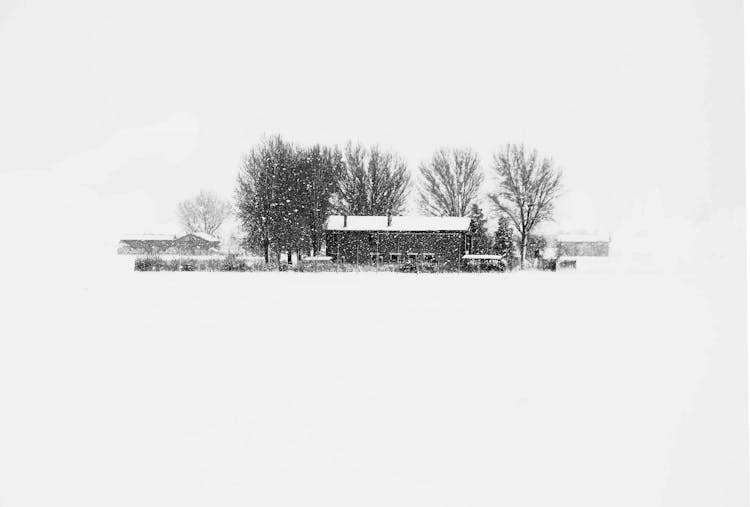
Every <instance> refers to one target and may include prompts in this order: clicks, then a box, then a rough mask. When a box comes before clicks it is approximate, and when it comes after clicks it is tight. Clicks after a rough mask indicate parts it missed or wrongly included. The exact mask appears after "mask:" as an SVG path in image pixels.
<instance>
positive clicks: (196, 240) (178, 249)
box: [169, 232, 219, 255]
mask: <svg viewBox="0 0 750 507" xmlns="http://www.w3.org/2000/svg"><path fill="white" fill-rule="evenodd" d="M218 249H219V240H218V239H216V238H214V237H213V236H211V235H210V234H206V233H203V232H191V233H188V234H185V235H184V236H180V237H179V238H177V239H175V240H174V241H173V242H172V245H171V246H170V248H169V250H170V253H177V254H191V255H201V254H203V255H205V254H208V253H213V252H216V251H218Z"/></svg>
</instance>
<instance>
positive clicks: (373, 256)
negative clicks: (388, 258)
mask: <svg viewBox="0 0 750 507" xmlns="http://www.w3.org/2000/svg"><path fill="white" fill-rule="evenodd" d="M370 262H372V263H374V264H377V263H379V262H383V254H380V253H378V252H370Z"/></svg>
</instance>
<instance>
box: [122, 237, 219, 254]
mask: <svg viewBox="0 0 750 507" xmlns="http://www.w3.org/2000/svg"><path fill="white" fill-rule="evenodd" d="M218 248H219V240H218V239H216V238H214V237H212V236H209V235H208V234H202V233H188V234H185V235H183V236H180V237H177V236H174V235H159V234H142V235H138V236H130V237H127V238H124V239H122V240H120V245H119V246H118V249H117V252H118V253H120V254H141V255H144V254H153V255H157V254H185V255H193V254H208V253H211V252H212V251H216V250H217V249H218Z"/></svg>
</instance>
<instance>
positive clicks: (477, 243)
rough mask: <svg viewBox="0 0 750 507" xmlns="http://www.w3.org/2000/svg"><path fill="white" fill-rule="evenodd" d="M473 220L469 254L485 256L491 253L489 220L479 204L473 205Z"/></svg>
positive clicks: (470, 224) (471, 216) (471, 221)
mask: <svg viewBox="0 0 750 507" xmlns="http://www.w3.org/2000/svg"><path fill="white" fill-rule="evenodd" d="M469 217H470V218H471V220H470V222H469V241H470V246H469V252H470V253H473V254H484V253H487V252H488V251H489V246H490V242H489V236H488V235H487V225H486V224H487V219H486V218H485V217H484V212H483V211H482V208H480V207H479V206H478V205H477V204H472V205H471V212H470V213H469Z"/></svg>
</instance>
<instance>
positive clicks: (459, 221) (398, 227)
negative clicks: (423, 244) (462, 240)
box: [326, 215, 470, 232]
mask: <svg viewBox="0 0 750 507" xmlns="http://www.w3.org/2000/svg"><path fill="white" fill-rule="evenodd" d="M345 221H346V226H344V222H345ZM469 222H470V219H469V217H423V216H395V215H394V216H392V217H391V224H390V225H388V216H387V215H367V216H365V215H348V216H347V217H346V220H344V215H331V216H330V217H328V222H327V224H326V230H329V231H383V232H387V231H392V232H425V231H456V232H466V231H468V230H469Z"/></svg>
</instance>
